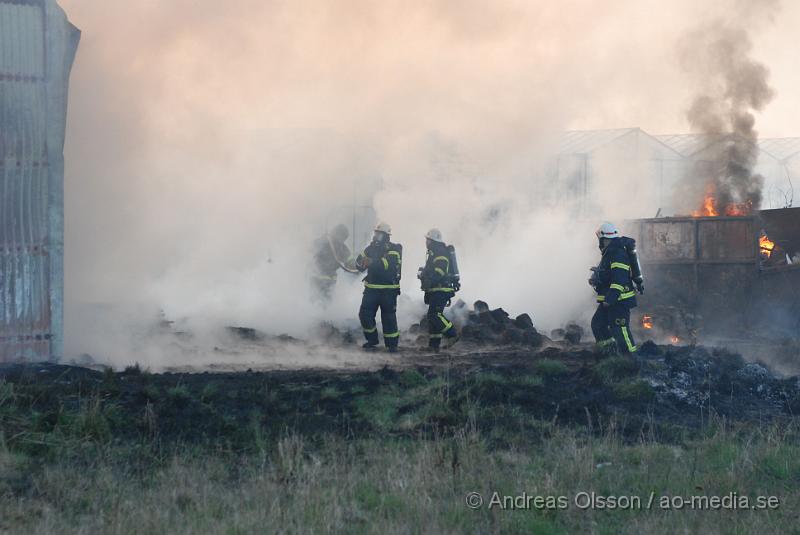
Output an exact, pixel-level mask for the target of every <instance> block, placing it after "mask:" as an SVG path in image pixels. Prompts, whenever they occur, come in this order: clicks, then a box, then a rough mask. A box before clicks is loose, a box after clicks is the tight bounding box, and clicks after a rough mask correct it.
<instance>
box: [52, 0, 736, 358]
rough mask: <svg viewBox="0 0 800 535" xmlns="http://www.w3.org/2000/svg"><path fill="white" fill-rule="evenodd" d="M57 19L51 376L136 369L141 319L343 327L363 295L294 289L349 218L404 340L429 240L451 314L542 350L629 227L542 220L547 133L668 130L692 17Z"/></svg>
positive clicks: (391, 12)
mask: <svg viewBox="0 0 800 535" xmlns="http://www.w3.org/2000/svg"><path fill="white" fill-rule="evenodd" d="M62 4H63V7H64V8H65V10H66V12H67V14H68V15H69V17H70V18H71V20H72V21H73V22H74V23H75V24H76V25H77V26H78V27H80V28H81V29H82V31H83V37H82V42H81V48H80V50H79V52H78V57H77V60H76V64H75V68H74V70H73V76H72V85H71V94H70V110H69V125H68V133H67V147H66V158H67V177H66V203H67V206H66V214H67V215H66V217H67V222H66V223H67V226H66V229H67V230H66V233H67V236H66V240H67V243H66V269H67V274H66V276H67V296H66V298H67V316H66V324H67V338H66V343H67V354H68V355H76V354H79V353H83V352H88V353H91V354H93V355H94V356H96V357H97V358H99V359H101V360H104V361H107V362H114V363H126V362H131V361H132V360H134V357H132V356H131V355H132V354H133V351H132V348H131V338H137V339H138V338H140V337H141V336H144V335H141V333H142V330H141V329H134V328H132V327H130V325H131V322H133V323H136V324H139V325H147V324H148V321H150V318H152V317H154V316H156V315H157V311H159V310H163V311H164V313H165V314H166V317H168V318H170V319H174V320H177V321H179V322H181V323H182V324H183V323H186V322H188V323H187V324H192V325H193V328H192V331H193V332H195V333H197V332H199V331H202V330H207V331H208V332H212V331H214V332H216V330H219V328H221V327H222V326H224V325H246V326H250V327H255V328H258V329H260V330H263V331H265V332H269V333H273V334H277V333H282V332H287V333H289V334H291V335H294V336H298V337H304V336H306V335H307V334H308V331H309V329H311V328H312V326H313V325H315V324H316V323H317V322H318V321H320V320H323V319H325V320H332V321H334V322H335V323H337V324H339V325H355V324H356V322H357V320H356V318H357V309H358V303H359V300H360V283H359V280H358V279H357V278H356V277H349V276H347V275H342V276H341V277H340V279H341V280H340V281H339V285H338V287H337V289H336V294H335V302H334V304H333V305H332V306H331V307H330V308H329V309H327V310H322V309H320V308H319V307H316V306H313V305H312V304H310V302H309V299H308V285H307V270H308V268H309V266H310V256H309V253H310V251H309V247H310V244H311V243H312V241H313V240H314V238H316V237H317V236H318V235H319V234H320V233H321V232H322V231H323V230H324V228H325V227H326V225H329V226H332V225H333V224H335V223H337V222H338V221H336V220H333V219H332V214H341V213H344V212H346V211H347V207H348V206H351V205H353V204H362V203H369V204H371V205H372V207H373V208H374V210H375V212H376V215H377V217H378V218H379V219H384V220H387V221H388V222H389V223H391V224H392V226H393V228H394V229H395V231H394V236H393V239H394V240H395V241H398V242H400V243H402V244H403V245H404V247H405V258H404V270H403V277H404V280H403V293H404V297H403V298H402V300H401V304H400V306H401V310H400V314H401V327H403V328H406V327H408V325H409V324H410V323H411V322H412V321H414V320H415V319H416V315H417V314H418V313H419V311H420V310H421V303H420V302H421V297H422V296H421V293H420V292H419V290H418V284H417V281H416V279H415V278H414V275H415V273H416V268H417V267H418V266H419V265H421V263H422V262H423V260H424V239H423V235H424V233H425V231H426V230H427V229H428V228H430V227H434V226H436V227H439V228H441V229H442V231H443V232H444V234H445V239H446V240H447V241H448V242H451V243H454V244H455V245H456V247H457V249H458V253H459V261H460V264H461V271H462V277H463V280H464V289H463V292H462V294H461V296H462V297H463V298H464V299H465V300H467V301H468V302H471V301H473V300H475V299H478V298H480V299H485V300H487V301H488V302H489V303H490V305H492V306H493V307H496V306H502V307H504V308H505V309H507V310H508V311H509V312H510V313H512V314H519V313H522V312H530V313H531V314H532V316H533V318H534V322H535V324H536V325H537V326H538V327H540V328H542V329H543V330H545V331H546V330H548V329H550V328H552V327H557V326H560V325H562V324H563V323H564V322H566V321H567V320H570V319H575V318H578V319H580V318H582V317H584V318H585V317H586V315H588V314H590V313H591V308H592V293H591V290H590V288H589V287H588V285H587V284H586V281H585V279H586V277H587V275H588V273H587V270H588V267H589V266H590V265H592V264H594V263H595V262H596V244H595V243H594V236H593V234H592V229H593V227H594V226H595V225H596V224H597V223H598V222H599V221H601V220H603V219H607V218H619V217H621V216H626V215H628V214H627V213H626V212H625V210H624V208H625V207H624V206H615V205H611V204H608V205H606V203H603V206H602V207H601V210H599V211H598V213H597V214H596V217H587V218H586V220H581V221H578V220H575V217H574V212H573V211H572V207H569V206H567V207H560V208H545V207H543V206H542V205H541V203H540V202H539V200H540V199H539V195H540V193H541V192H542V191H544V190H547V189H548V188H552V187H556V185H555V184H551V183H549V182H548V180H549V179H548V178H547V177H548V174H547V172H546V170H547V166H548V162H547V156H548V154H550V153H551V152H552V147H554V146H555V144H556V141H557V138H558V133H559V132H560V131H562V130H564V129H569V128H575V127H598V126H618V125H626V124H638V125H640V126H642V127H643V128H645V129H649V130H653V131H659V130H660V131H669V130H673V131H674V130H679V129H681V128H682V127H683V124H682V120H683V119H682V116H681V113H680V111H679V110H680V109H681V108H680V106H681V104H682V102H681V99H682V98H683V97H684V96H685V92H683V91H682V90H681V87H682V79H681V76H682V74H681V73H680V71H679V69H678V67H677V65H675V62H674V58H673V56H672V47H673V46H674V41H675V39H676V37H677V36H678V35H680V33H681V32H682V30H683V28H685V26H686V25H687V21H691V20H695V19H696V18H697V17H699V16H702V15H703V12H704V11H706V10H707V9H708V7H707V6H706V7H699V6H697V5H696V3H693V2H689V1H686V2H681V3H675V4H674V5H670V6H669V8H667V7H665V6H664V4H663V3H661V2H650V3H647V2H634V1H630V2H619V3H613V4H607V3H594V2H588V1H568V2H552V3H544V2H542V3H529V2H517V1H513V0H510V1H505V2H492V3H478V2H472V1H459V2H454V1H450V0H436V1H433V2H426V3H408V2H401V1H399V0H390V1H386V2H379V3H375V2H370V1H367V0H356V1H332V2H318V1H313V0H291V1H288V0H283V1H280V0H279V1H274V2H261V1H257V0H237V1H232V2H224V3H220V2H212V1H210V0H194V1H189V0H171V1H170V2H155V1H141V2H121V1H110V2H102V3H98V2H92V1H89V0H62ZM725 5H726V2H720V3H719V6H718V7H719V9H720V10H724V9H725ZM654 10H655V11H662V12H663V13H662V15H663V16H653V15H654V13H653V11H654ZM654 64H658V65H661V66H663V68H661V69H654V68H653V65H654ZM671 121H672V122H671ZM373 188H374V189H375V191H374V192H373V191H372V189H373ZM354 190H355V191H354ZM373 193H375V194H374V195H373ZM361 197H363V198H361ZM655 208H656V207H652V211H653V212H654V211H655ZM650 211H651V210H650V208H647V213H649V212H650ZM601 212H602V213H601ZM592 215H595V214H592ZM344 222H345V223H349V222H348V221H344ZM358 245H359V246H363V245H364V244H363V243H361V244H358ZM119 310H123V311H124V312H122V313H119V312H114V311H119ZM92 311H94V312H92ZM98 311H100V312H99V313H98ZM145 330H146V329H145ZM132 333H137V334H135V335H134V334H132ZM211 345H212V346H213V343H212V344H211ZM147 351H151V350H150V349H147V350H146V351H145V352H147ZM138 353H139V354H141V353H142V351H141V350H139V351H138ZM148 354H149V355H150V357H149V358H150V362H158V361H159V360H163V359H168V357H167V356H166V355H165V354H162V353H158V352H156V350H152V352H151V353H148ZM181 358H183V357H181ZM179 360H180V359H179Z"/></svg>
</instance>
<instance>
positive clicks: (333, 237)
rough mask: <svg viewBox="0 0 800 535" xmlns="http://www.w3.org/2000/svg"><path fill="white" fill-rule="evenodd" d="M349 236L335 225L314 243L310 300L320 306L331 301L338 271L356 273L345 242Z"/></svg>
mask: <svg viewBox="0 0 800 535" xmlns="http://www.w3.org/2000/svg"><path fill="white" fill-rule="evenodd" d="M349 235H350V232H349V231H348V230H347V227H346V226H344V225H336V226H335V227H334V228H333V230H331V231H330V232H329V233H328V234H326V235H324V236H322V237H321V238H319V239H318V240H317V241H315V242H314V272H313V273H312V275H311V291H312V299H314V300H315V301H318V302H320V303H322V304H327V303H329V302H330V300H331V294H332V293H333V288H334V287H335V286H336V279H337V275H338V272H339V269H344V270H345V271H349V272H357V271H356V269H355V264H354V261H353V256H352V254H351V253H350V248H349V247H347V245H346V244H345V241H346V240H347V237H348V236H349Z"/></svg>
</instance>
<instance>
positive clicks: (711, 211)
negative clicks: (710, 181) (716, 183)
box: [692, 188, 719, 217]
mask: <svg viewBox="0 0 800 535" xmlns="http://www.w3.org/2000/svg"><path fill="white" fill-rule="evenodd" d="M718 215H719V212H718V211H717V203H716V201H715V200H714V190H713V188H708V190H706V196H705V198H703V207H702V208H701V209H700V210H695V211H694V212H692V217H717V216H718Z"/></svg>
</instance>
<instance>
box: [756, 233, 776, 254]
mask: <svg viewBox="0 0 800 535" xmlns="http://www.w3.org/2000/svg"><path fill="white" fill-rule="evenodd" d="M758 247H759V249H760V250H761V254H762V255H764V257H765V258H769V257H770V256H772V250H773V249H774V248H775V242H774V241H772V240H770V239H769V238H768V237H767V235H766V234H765V233H763V232H762V233H761V237H760V238H758Z"/></svg>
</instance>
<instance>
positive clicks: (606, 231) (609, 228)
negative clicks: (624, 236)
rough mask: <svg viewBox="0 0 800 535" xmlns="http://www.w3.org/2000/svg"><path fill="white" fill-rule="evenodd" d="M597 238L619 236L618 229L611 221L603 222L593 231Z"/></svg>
mask: <svg viewBox="0 0 800 535" xmlns="http://www.w3.org/2000/svg"><path fill="white" fill-rule="evenodd" d="M595 234H596V235H597V237H598V238H619V230H617V227H615V226H614V225H613V224H611V223H603V224H602V225H600V228H598V229H597V230H596V231H595Z"/></svg>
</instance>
